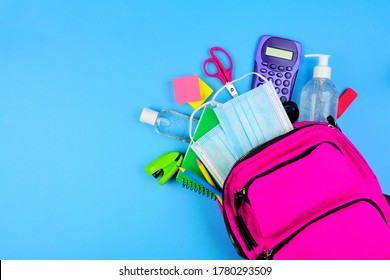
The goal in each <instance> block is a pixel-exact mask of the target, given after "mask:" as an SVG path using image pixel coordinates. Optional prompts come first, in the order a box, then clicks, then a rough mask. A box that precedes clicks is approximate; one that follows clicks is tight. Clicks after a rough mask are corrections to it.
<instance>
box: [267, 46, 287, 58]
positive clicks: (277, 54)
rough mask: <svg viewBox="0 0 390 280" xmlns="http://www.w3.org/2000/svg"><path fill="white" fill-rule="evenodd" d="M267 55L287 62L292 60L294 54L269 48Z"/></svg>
mask: <svg viewBox="0 0 390 280" xmlns="http://www.w3.org/2000/svg"><path fill="white" fill-rule="evenodd" d="M265 54H266V55H269V56H273V57H278V58H283V59H287V60H292V58H293V52H290V51H285V50H281V49H277V48H272V47H267V49H266V50H265Z"/></svg>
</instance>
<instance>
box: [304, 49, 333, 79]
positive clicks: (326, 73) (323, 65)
mask: <svg viewBox="0 0 390 280" xmlns="http://www.w3.org/2000/svg"><path fill="white" fill-rule="evenodd" d="M329 56H330V55H328V54H307V55H305V57H318V65H317V66H316V67H314V73H313V78H326V79H330V75H331V72H332V69H331V68H330V67H329V66H328V60H329Z"/></svg>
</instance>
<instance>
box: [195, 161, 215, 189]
mask: <svg viewBox="0 0 390 280" xmlns="http://www.w3.org/2000/svg"><path fill="white" fill-rule="evenodd" d="M196 162H197V163H198V166H199V169H200V171H201V172H202V174H203V176H204V177H205V178H206V181H207V183H209V184H210V185H212V186H213V187H214V188H216V186H215V184H214V182H213V179H211V177H210V174H209V173H208V172H207V170H206V167H204V165H203V163H202V162H201V161H200V160H199V159H196Z"/></svg>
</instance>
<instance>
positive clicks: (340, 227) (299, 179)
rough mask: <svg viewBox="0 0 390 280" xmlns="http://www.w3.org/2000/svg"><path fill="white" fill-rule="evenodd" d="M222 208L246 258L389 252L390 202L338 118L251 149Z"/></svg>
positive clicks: (388, 255) (230, 180)
mask: <svg viewBox="0 0 390 280" xmlns="http://www.w3.org/2000/svg"><path fill="white" fill-rule="evenodd" d="M223 196H224V200H223V201H224V203H223V215H224V219H225V223H226V227H227V230H228V233H229V236H230V238H231V241H232V243H233V245H234V246H235V248H236V250H237V252H238V253H239V254H240V255H241V256H242V257H244V258H247V259H306V260H308V259H316V260H318V259H328V260H330V259H331V260H339V259H365V260H367V259H390V228H389V221H390V206H389V204H388V202H387V201H386V198H385V196H384V195H383V194H382V191H381V188H380V185H379V183H378V181H377V178H376V176H375V174H374V173H373V171H372V170H371V168H370V167H369V166H368V164H367V162H366V161H365V159H364V158H363V157H362V155H361V154H360V153H359V151H358V150H357V149H356V148H355V147H354V146H353V144H352V143H351V142H350V141H349V140H348V139H347V137H346V136H345V135H344V134H343V133H342V132H341V131H340V130H339V129H338V127H337V126H335V125H330V124H329V125H328V124H327V123H314V122H304V123H298V124H295V129H294V130H293V131H291V132H289V133H287V134H285V135H282V136H280V137H277V138H275V139H274V140H271V141H270V142H267V143H265V144H263V145H261V146H259V147H257V148H255V149H254V150H252V151H251V152H249V153H248V154H247V155H245V156H244V157H243V158H242V159H241V160H239V161H238V162H237V163H236V164H235V165H234V166H233V168H232V170H231V172H230V173H229V175H228V177H227V179H226V181H225V184H224V193H223Z"/></svg>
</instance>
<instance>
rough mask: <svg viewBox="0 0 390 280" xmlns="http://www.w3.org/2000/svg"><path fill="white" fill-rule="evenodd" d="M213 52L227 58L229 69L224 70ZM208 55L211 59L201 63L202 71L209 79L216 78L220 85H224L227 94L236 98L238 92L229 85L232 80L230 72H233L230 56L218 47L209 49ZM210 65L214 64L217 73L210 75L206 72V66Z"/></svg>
mask: <svg viewBox="0 0 390 280" xmlns="http://www.w3.org/2000/svg"><path fill="white" fill-rule="evenodd" d="M215 51H221V52H223V53H224V54H225V55H226V56H227V58H228V59H229V67H228V68H227V69H226V67H225V66H224V65H223V64H222V62H221V60H219V58H218V57H217V56H216V55H215ZM210 55H211V57H210V58H208V59H206V60H205V62H204V63H203V71H204V72H205V73H206V75H207V76H209V77H216V78H218V79H219V80H220V81H221V82H222V84H224V85H226V87H227V89H228V91H229V93H230V95H231V96H233V97H237V96H238V92H237V90H236V88H235V87H234V85H233V84H232V83H231V81H232V80H233V79H232V72H233V60H232V58H231V56H230V55H229V54H228V53H227V51H225V50H224V49H222V48H220V47H212V48H211V49H210ZM209 63H211V64H214V66H215V68H217V71H216V72H215V73H210V72H209V71H208V70H207V65H208V64H209Z"/></svg>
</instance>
